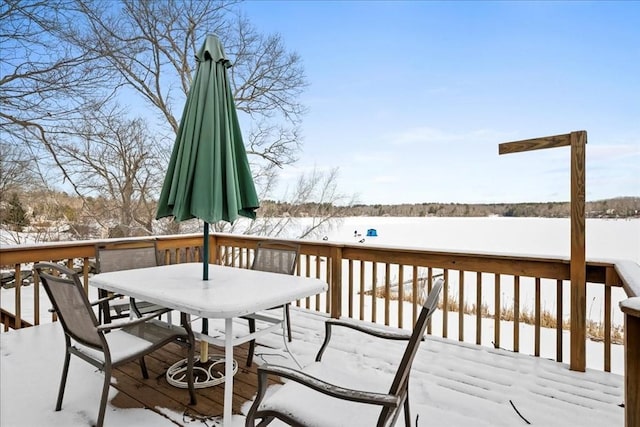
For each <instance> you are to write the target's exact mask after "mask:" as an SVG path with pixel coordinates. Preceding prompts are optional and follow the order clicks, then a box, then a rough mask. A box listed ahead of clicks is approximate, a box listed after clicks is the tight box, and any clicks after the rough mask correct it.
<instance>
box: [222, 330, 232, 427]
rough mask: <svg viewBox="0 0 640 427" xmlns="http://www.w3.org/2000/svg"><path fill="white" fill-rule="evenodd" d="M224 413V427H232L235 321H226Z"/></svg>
mask: <svg viewBox="0 0 640 427" xmlns="http://www.w3.org/2000/svg"><path fill="white" fill-rule="evenodd" d="M224 335H225V338H224V412H223V420H222V425H224V426H230V425H231V416H232V411H231V410H232V406H233V319H231V318H228V319H225V320H224Z"/></svg>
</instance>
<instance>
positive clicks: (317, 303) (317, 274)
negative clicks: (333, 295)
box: [315, 255, 331, 311]
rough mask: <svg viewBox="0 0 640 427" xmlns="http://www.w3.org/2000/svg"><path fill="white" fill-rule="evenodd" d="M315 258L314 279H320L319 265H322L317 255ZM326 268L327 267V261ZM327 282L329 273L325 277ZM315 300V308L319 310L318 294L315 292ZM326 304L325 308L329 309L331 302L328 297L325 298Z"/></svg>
mask: <svg viewBox="0 0 640 427" xmlns="http://www.w3.org/2000/svg"><path fill="white" fill-rule="evenodd" d="M315 260H316V279H320V276H321V275H320V271H321V267H322V265H321V264H320V257H319V256H318V255H316V256H315ZM327 268H329V263H328V262H327ZM326 282H327V283H330V282H329V275H328V274H327V279H326ZM315 300H316V310H318V311H320V294H316V297H315ZM326 302H327V304H326V310H327V311H329V304H330V303H331V300H330V298H327V300H326Z"/></svg>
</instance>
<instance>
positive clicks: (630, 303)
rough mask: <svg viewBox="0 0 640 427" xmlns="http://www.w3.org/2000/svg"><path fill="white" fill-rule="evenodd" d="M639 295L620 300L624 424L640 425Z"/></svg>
mask: <svg viewBox="0 0 640 427" xmlns="http://www.w3.org/2000/svg"><path fill="white" fill-rule="evenodd" d="M638 301H640V297H635V298H629V299H627V300H624V301H621V302H620V309H621V310H622V312H623V313H624V425H625V427H638V426H640V303H638Z"/></svg>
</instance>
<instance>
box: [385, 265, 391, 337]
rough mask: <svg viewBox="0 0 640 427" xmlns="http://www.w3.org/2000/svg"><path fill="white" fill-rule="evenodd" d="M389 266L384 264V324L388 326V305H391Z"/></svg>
mask: <svg viewBox="0 0 640 427" xmlns="http://www.w3.org/2000/svg"><path fill="white" fill-rule="evenodd" d="M389 276H391V264H389V263H388V262H385V263H384V324H385V326H389V317H390V315H389V311H390V310H389V304H390V303H391V279H390V277H389Z"/></svg>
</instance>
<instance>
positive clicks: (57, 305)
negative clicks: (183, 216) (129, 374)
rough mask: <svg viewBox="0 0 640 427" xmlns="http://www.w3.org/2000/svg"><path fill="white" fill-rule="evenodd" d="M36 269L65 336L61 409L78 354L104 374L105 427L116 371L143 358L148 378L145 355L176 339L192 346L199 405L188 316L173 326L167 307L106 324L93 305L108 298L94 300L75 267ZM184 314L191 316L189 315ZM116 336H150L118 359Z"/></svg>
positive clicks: (192, 390) (100, 414)
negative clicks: (165, 315)
mask: <svg viewBox="0 0 640 427" xmlns="http://www.w3.org/2000/svg"><path fill="white" fill-rule="evenodd" d="M34 269H35V271H36V272H37V275H38V277H39V279H40V281H41V282H42V285H43V286H44V289H45V291H46V292H47V295H48V296H49V299H50V300H51V304H52V305H53V309H54V310H55V312H56V314H57V315H58V319H59V321H60V323H61V324H62V328H63V329H64V335H65V344H66V349H65V358H64V366H63V368H62V378H61V380H60V388H59V391H58V399H57V402H56V408H55V409H56V411H60V410H61V409H62V399H63V397H64V391H65V385H66V382H67V374H68V372H69V362H70V360H71V355H72V354H73V355H75V356H77V357H79V358H80V359H82V360H84V361H85V362H88V363H90V364H91V365H93V366H95V367H97V368H98V369H99V370H101V371H103V372H104V383H103V387H102V398H101V400H100V409H99V412H98V420H97V423H96V426H97V427H102V425H103V422H104V415H105V410H106V405H107V399H108V393H109V386H110V385H111V373H112V371H113V369H114V368H116V367H118V366H121V365H123V364H125V363H129V362H131V361H134V360H136V359H137V360H139V362H140V369H141V371H142V376H143V377H144V378H145V379H148V378H149V374H148V372H147V367H146V364H145V362H144V356H145V355H146V354H149V353H151V352H153V351H155V350H157V349H158V348H160V347H162V346H164V345H166V344H168V343H170V342H172V341H176V340H177V341H178V342H179V343H181V344H186V345H187V346H188V358H187V360H188V364H187V383H188V389H189V396H190V404H192V405H195V404H196V395H195V388H194V383H193V381H194V379H193V359H194V343H195V340H194V336H193V331H192V330H191V327H190V326H189V322H186V321H184V320H186V319H185V318H183V319H182V320H183V325H185V327H184V328H183V327H179V326H175V325H167V324H165V323H164V322H161V321H159V320H157V319H155V318H156V317H158V316H159V315H160V314H163V313H165V312H167V311H168V309H164V310H160V311H158V312H154V313H150V314H147V315H145V316H143V317H140V318H138V319H134V320H130V321H119V322H117V323H116V322H114V323H110V324H104V325H101V324H100V323H99V322H98V320H97V318H96V315H95V313H94V311H93V308H92V307H93V306H95V305H97V304H100V303H103V302H104V299H100V300H98V301H96V302H94V303H90V302H89V300H88V298H87V295H86V293H85V291H84V289H83V286H82V284H81V283H80V278H79V277H78V274H77V273H76V272H75V271H73V270H71V269H69V268H66V267H64V266H61V265H59V264H54V263H48V262H46V263H45V262H43V263H37V264H36V265H35V266H34ZM110 298H113V296H111V297H107V299H110ZM183 316H186V315H184V314H183ZM114 334H128V335H132V336H135V337H137V338H138V339H139V340H138V341H140V340H144V341H145V345H144V346H143V347H141V348H140V349H139V350H137V351H135V352H130V353H128V354H124V355H121V356H120V357H119V358H118V359H117V360H113V359H112V353H116V352H112V350H114V346H115V345H114V342H113V340H111V339H110V338H111V337H112V336H115V335H114Z"/></svg>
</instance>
